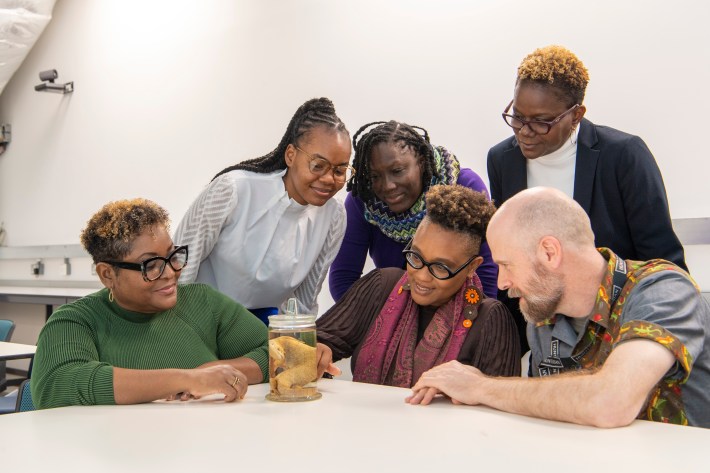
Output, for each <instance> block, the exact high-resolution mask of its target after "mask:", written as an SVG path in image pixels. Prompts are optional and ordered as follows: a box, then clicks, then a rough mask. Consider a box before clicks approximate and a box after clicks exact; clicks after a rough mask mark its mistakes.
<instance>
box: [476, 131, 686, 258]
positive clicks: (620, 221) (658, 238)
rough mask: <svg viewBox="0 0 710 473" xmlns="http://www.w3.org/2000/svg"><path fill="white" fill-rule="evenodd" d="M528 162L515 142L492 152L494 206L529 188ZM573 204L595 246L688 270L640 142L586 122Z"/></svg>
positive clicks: (579, 143)
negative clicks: (583, 215) (589, 226)
mask: <svg viewBox="0 0 710 473" xmlns="http://www.w3.org/2000/svg"><path fill="white" fill-rule="evenodd" d="M525 162H526V161H525V157H524V156H523V154H522V152H521V151H520V147H519V146H518V143H517V140H516V139H515V137H514V136H513V137H511V138H508V139H507V140H505V141H503V142H501V143H498V144H497V145H496V146H494V147H493V148H491V149H490V151H489V152H488V179H489V180H490V191H491V198H492V199H493V200H494V202H495V204H496V205H498V206H500V205H501V204H502V203H503V202H505V201H506V200H507V199H508V198H509V197H511V196H513V195H515V194H517V193H518V192H520V191H521V190H524V189H526V188H527V167H526V164H525ZM574 200H576V201H577V202H578V203H579V204H580V205H581V206H582V208H583V209H584V210H585V211H586V212H587V215H589V219H590V220H591V222H592V230H593V231H594V237H595V243H596V245H597V246H604V247H607V248H610V249H611V250H612V251H614V252H615V253H616V254H617V255H619V256H621V257H622V258H624V259H632V260H639V261H646V260H649V259H653V258H663V259H665V260H668V261H671V262H673V263H675V264H677V265H678V266H680V267H681V268H683V269H686V270H687V266H686V264H685V256H684V252H683V246H682V245H681V244H680V240H678V237H677V236H676V234H675V232H674V231H673V226H672V225H671V217H670V212H669V210H668V199H667V198H666V189H665V187H664V185H663V178H662V177H661V172H660V170H659V169H658V165H657V164H656V160H655V159H654V158H653V155H652V154H651V151H650V150H649V149H648V147H647V146H646V144H645V143H644V142H643V140H641V138H639V137H637V136H633V135H629V134H627V133H624V132H621V131H619V130H615V129H613V128H609V127H605V126H598V125H595V124H593V123H592V122H590V121H589V120H587V119H582V122H581V123H580V129H579V134H578V138H577V162H576V167H575V175H574Z"/></svg>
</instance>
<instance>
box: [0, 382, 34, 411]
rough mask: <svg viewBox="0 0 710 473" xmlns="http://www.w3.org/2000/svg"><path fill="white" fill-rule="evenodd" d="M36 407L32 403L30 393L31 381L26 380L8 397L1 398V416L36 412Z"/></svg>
mask: <svg viewBox="0 0 710 473" xmlns="http://www.w3.org/2000/svg"><path fill="white" fill-rule="evenodd" d="M34 410H36V409H35V405H34V403H33V402H32V392H31V391H30V380H29V379H26V380H24V381H23V382H22V384H20V387H19V388H17V391H13V392H11V393H10V394H8V395H7V396H0V414H10V413H12V412H27V411H34Z"/></svg>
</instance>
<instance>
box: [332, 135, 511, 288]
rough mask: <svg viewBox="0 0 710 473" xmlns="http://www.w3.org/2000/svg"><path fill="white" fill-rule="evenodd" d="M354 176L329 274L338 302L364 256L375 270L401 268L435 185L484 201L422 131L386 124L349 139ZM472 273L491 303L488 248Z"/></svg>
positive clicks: (475, 182)
mask: <svg viewBox="0 0 710 473" xmlns="http://www.w3.org/2000/svg"><path fill="white" fill-rule="evenodd" d="M353 147H354V148H355V158H354V160H353V166H354V167H355V169H356V172H355V175H354V176H353V178H352V179H351V180H350V181H349V182H348V186H347V190H348V195H347V197H346V198H345V209H346V211H347V228H346V231H345V237H344V239H343V243H342V246H341V247H340V251H339V252H338V255H337V256H336V258H335V261H333V264H332V266H331V268H330V274H329V287H330V293H331V295H332V296H333V299H335V300H336V301H338V300H339V299H340V298H341V297H342V296H343V295H344V294H345V292H347V290H348V289H349V288H350V287H351V286H352V285H353V284H354V283H355V281H357V280H358V279H359V278H360V276H361V275H362V272H363V268H364V266H365V260H366V259H367V254H368V253H369V254H370V257H371V258H372V260H373V261H374V263H375V267H377V268H388V267H396V268H404V267H405V260H404V256H403V255H402V250H403V249H404V247H405V246H407V243H409V241H410V240H411V239H412V237H413V236H414V232H415V231H416V229H417V226H419V223H420V222H421V221H422V219H423V218H424V216H425V215H426V203H425V199H424V194H425V193H426V191H427V190H428V189H429V188H430V187H431V186H433V185H437V184H460V185H463V186H465V187H468V188H470V189H473V190H475V191H477V192H483V193H485V195H486V196H488V195H489V194H488V190H487V189H486V185H485V184H484V183H483V180H482V179H481V178H480V177H479V176H478V174H476V173H475V172H473V171H472V170H470V169H466V168H464V169H461V168H460V165H459V161H458V159H457V158H456V156H454V155H453V154H452V153H450V152H449V151H448V150H446V148H444V147H443V146H433V145H432V144H431V143H430V142H429V133H428V132H427V131H426V130H425V129H423V128H420V127H416V126H410V125H407V124H406V123H401V122H396V121H389V122H373V123H368V124H367V125H364V126H363V127H361V128H360V129H359V130H358V131H357V133H355V136H354V137H353ZM481 256H482V257H483V263H482V264H481V265H480V266H479V267H478V269H477V270H476V273H477V274H478V277H479V278H480V279H481V282H482V284H483V291H484V292H485V294H486V295H487V296H489V297H494V298H495V297H496V296H497V292H498V289H497V281H496V279H497V277H498V267H497V266H496V264H495V263H494V262H493V260H492V258H491V252H490V250H489V248H488V244H487V243H486V242H483V244H482V246H481Z"/></svg>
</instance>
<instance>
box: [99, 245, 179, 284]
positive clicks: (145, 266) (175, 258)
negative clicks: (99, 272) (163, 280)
mask: <svg viewBox="0 0 710 473" xmlns="http://www.w3.org/2000/svg"><path fill="white" fill-rule="evenodd" d="M104 263H106V264H110V265H111V266H116V267H117V268H123V269H131V270H133V271H140V272H141V273H142V274H143V279H144V280H145V281H146V282H151V281H155V280H156V279H158V278H160V276H162V275H163V272H164V271H165V266H166V265H168V264H169V265H170V267H171V268H173V271H175V272H178V271H180V270H182V268H184V267H185V265H186V264H187V245H183V246H176V247H175V249H174V250H173V252H172V253H170V254H169V255H168V257H167V258H163V257H162V256H153V257H152V258H148V259H147V260H145V261H143V262H141V263H126V262H124V261H104Z"/></svg>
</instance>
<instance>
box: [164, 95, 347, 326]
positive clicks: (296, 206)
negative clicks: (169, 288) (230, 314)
mask: <svg viewBox="0 0 710 473" xmlns="http://www.w3.org/2000/svg"><path fill="white" fill-rule="evenodd" d="M350 149H351V147H350V135H349V133H348V130H347V129H346V128H345V125H344V124H343V122H342V121H341V120H340V118H338V116H337V115H336V114H335V108H334V107H333V103H332V102H331V101H330V100H329V99H327V98H320V99H312V100H309V101H308V102H306V103H304V104H303V105H301V106H300V107H299V109H298V110H297V111H296V114H295V115H294V116H293V118H292V119H291V121H290V122H289V124H288V128H287V129H286V133H285V134H284V136H283V138H282V139H281V142H280V143H279V145H278V147H277V148H276V149H275V150H274V151H272V152H271V153H269V154H267V155H265V156H262V157H260V158H256V159H251V160H248V161H244V162H242V163H239V164H236V165H234V166H231V167H228V168H226V169H224V170H223V171H221V172H220V173H219V174H217V176H215V178H214V179H213V180H212V182H210V184H209V185H208V186H207V188H206V189H205V190H204V191H203V192H202V193H201V194H200V195H199V196H198V197H197V199H196V200H195V201H194V202H193V203H192V205H191V206H190V208H189V209H188V211H187V213H186V214H185V216H184V217H183V219H182V221H181V222H180V224H179V225H178V227H177V230H176V232H175V239H174V240H175V241H176V242H178V244H180V245H188V246H189V248H190V259H191V260H192V261H197V262H199V264H195V265H193V266H191V265H188V266H186V267H185V268H184V269H183V270H182V274H181V276H180V282H181V283H189V282H195V281H196V282H203V283H206V284H209V285H210V286H212V287H214V288H215V289H217V290H219V291H221V292H223V293H224V294H227V295H228V296H230V297H232V298H233V299H234V300H236V301H237V302H239V303H241V304H242V305H244V306H245V307H247V308H249V309H250V310H251V311H252V312H254V313H255V314H256V315H257V316H258V317H259V318H261V319H262V320H263V321H264V322H266V320H267V319H266V316H268V315H270V314H272V313H276V311H277V310H278V309H277V308H279V307H281V306H282V305H283V304H284V303H285V302H286V300H288V299H289V298H290V297H295V298H296V299H297V300H298V301H299V310H300V311H301V312H302V313H312V314H317V312H318V303H317V298H318V293H319V292H320V288H321V285H322V284H323V280H324V279H325V276H326V274H327V272H328V268H329V267H330V264H331V263H332V261H333V259H334V258H335V255H336V254H337V253H338V249H339V248H340V243H341V241H342V239H343V234H344V233H345V211H344V209H343V206H342V205H341V204H340V203H339V202H338V201H336V200H334V199H331V198H332V197H333V196H334V195H335V193H336V192H338V191H339V190H340V189H341V188H342V187H343V185H344V184H345V182H346V180H347V179H348V178H349V177H350V175H351V171H352V168H351V167H350V166H349V164H348V162H349V160H350Z"/></svg>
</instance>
